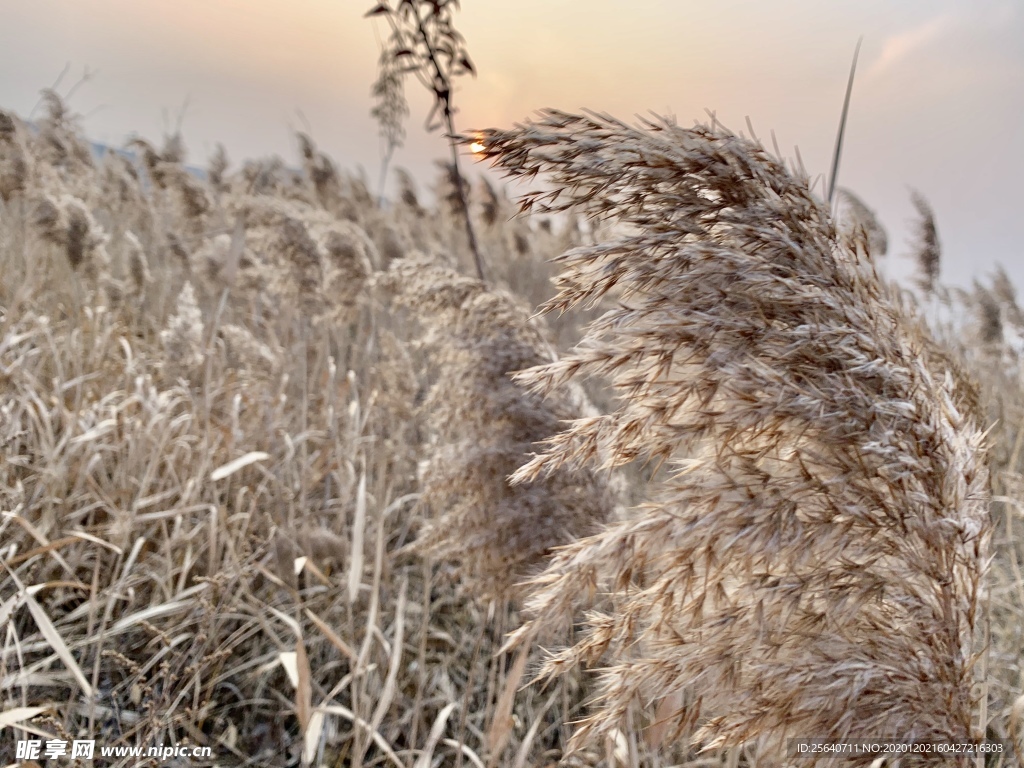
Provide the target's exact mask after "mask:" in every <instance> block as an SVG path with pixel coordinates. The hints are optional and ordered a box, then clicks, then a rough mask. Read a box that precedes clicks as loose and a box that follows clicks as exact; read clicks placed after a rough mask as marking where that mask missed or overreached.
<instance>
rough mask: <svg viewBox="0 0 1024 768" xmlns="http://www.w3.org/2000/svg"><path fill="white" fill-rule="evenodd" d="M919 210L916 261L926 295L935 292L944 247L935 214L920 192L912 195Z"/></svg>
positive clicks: (919, 277)
mask: <svg viewBox="0 0 1024 768" xmlns="http://www.w3.org/2000/svg"><path fill="white" fill-rule="evenodd" d="M910 199H911V201H912V202H913V203H914V208H915V209H917V215H918V221H917V225H916V229H917V235H916V242H915V243H914V253H913V256H914V260H915V261H916V262H917V284H918V286H920V288H921V290H922V291H924V292H925V294H931V293H934V292H935V288H936V285H937V284H938V280H939V270H940V269H941V268H942V245H941V244H940V242H939V230H938V227H937V226H936V224H935V212H934V211H933V210H932V207H931V205H930V204H929V203H928V200H927V199H925V197H924V195H922V194H921V193H920V192H914V193H913V194H912V195H911V198H910Z"/></svg>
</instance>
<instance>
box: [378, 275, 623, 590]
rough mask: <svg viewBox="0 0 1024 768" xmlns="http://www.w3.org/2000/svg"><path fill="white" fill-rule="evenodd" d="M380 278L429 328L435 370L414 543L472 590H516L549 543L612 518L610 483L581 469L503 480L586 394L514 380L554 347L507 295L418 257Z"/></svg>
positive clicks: (574, 412)
mask: <svg viewBox="0 0 1024 768" xmlns="http://www.w3.org/2000/svg"><path fill="white" fill-rule="evenodd" d="M382 282H383V283H385V284H386V285H388V286H389V287H390V288H391V290H393V291H394V292H395V293H396V295H397V298H398V301H399V302H400V303H401V304H404V305H405V306H408V307H409V308H410V309H411V310H412V311H413V312H414V314H415V315H416V318H417V319H418V320H419V321H420V322H421V323H422V324H423V326H424V327H425V328H426V330H427V332H428V333H427V336H426V339H425V341H426V344H427V347H428V349H429V352H430V360H431V363H432V365H433V366H434V367H435V368H436V370H437V379H436V381H434V383H433V385H432V387H431V389H430V391H429V393H428V395H427V397H426V402H425V403H424V404H423V411H424V412H425V413H426V414H427V418H428V425H429V427H430V429H431V432H432V438H433V448H432V453H431V456H430V459H429V461H428V462H427V464H426V467H425V471H424V473H423V477H422V482H421V485H422V489H423V497H422V504H423V506H424V507H425V508H426V509H428V510H430V511H431V513H432V515H431V516H432V517H433V520H432V522H431V523H430V524H429V527H428V528H427V530H426V532H425V533H424V535H423V536H422V537H421V539H420V541H419V544H418V548H419V549H420V551H423V552H427V553H430V554H432V555H435V556H437V557H439V558H442V559H445V560H450V561H452V562H454V563H455V564H456V567H457V569H458V572H459V575H460V577H461V580H462V582H463V584H464V585H465V586H466V587H467V588H468V589H469V590H470V591H471V592H473V593H474V594H476V595H478V596H480V597H484V598H493V597H509V596H514V588H515V585H516V584H517V583H518V582H519V581H520V580H522V579H523V578H524V577H526V576H527V575H530V574H531V572H532V571H534V570H535V569H536V567H537V566H538V565H539V564H541V563H542V562H543V561H544V560H545V558H546V557H547V556H548V555H549V553H550V552H551V549H552V548H553V547H556V546H559V545H562V544H565V543H567V542H569V541H572V540H574V539H575V538H578V537H579V536H582V535H585V534H588V533H591V532H593V530H594V529H595V527H596V526H597V525H598V524H599V523H601V522H603V521H604V520H605V519H606V518H607V516H608V514H609V510H610V506H611V505H610V496H609V494H608V492H607V489H606V486H605V483H604V482H603V481H602V480H601V479H600V478H598V477H597V476H596V475H595V474H593V473H591V472H589V471H586V470H584V471H579V472H574V471H571V470H565V471H558V472H553V473H551V474H550V475H548V476H546V477H544V478H538V479H537V480H536V481H533V482H528V483H522V484H520V485H517V486H513V485H511V484H510V483H509V481H508V476H509V475H511V473H512V472H514V471H515V470H516V468H517V467H519V466H520V465H521V464H522V463H523V461H525V460H526V459H527V458H528V457H529V456H530V455H531V454H532V452H533V450H534V446H535V444H536V443H537V442H538V441H540V440H543V439H545V438H547V437H550V436H551V435H553V434H555V433H556V432H557V431H558V429H559V426H560V424H561V421H562V420H564V419H569V418H575V417H578V416H580V415H581V411H582V409H583V408H584V407H585V406H584V403H583V401H582V395H581V394H580V393H578V392H571V393H564V394H563V395H562V396H561V397H558V398H553V399H549V400H547V401H545V400H543V399H542V398H541V397H540V396H538V395H535V394H533V393H530V392H528V391H526V390H525V389H524V388H523V387H521V386H519V385H517V384H516V383H515V382H513V381H512V380H511V378H510V377H509V374H510V373H512V372H514V371H518V370H521V369H523V368H527V367H529V366H533V365H537V364H540V363H544V362H550V361H551V360H552V359H553V352H552V351H551V347H550V345H549V344H548V343H547V341H546V339H545V334H544V331H543V329H542V328H540V327H538V325H537V324H536V323H535V322H534V321H533V320H531V318H530V312H529V311H528V309H527V308H526V307H523V306H522V305H521V304H520V303H519V302H518V301H517V300H515V299H514V298H513V297H512V296H510V295H509V294H506V293H503V292H500V291H493V290H489V289H488V288H487V287H486V286H485V285H484V284H483V283H481V282H480V281H478V280H473V279H470V278H466V277H463V276H461V275H459V274H457V273H456V272H454V271H452V270H450V269H447V268H445V267H441V266H437V265H434V264H428V263H424V262H416V261H405V260H403V261H398V262H396V263H395V264H393V265H392V269H391V271H390V273H389V274H388V275H387V277H386V278H383V279H382Z"/></svg>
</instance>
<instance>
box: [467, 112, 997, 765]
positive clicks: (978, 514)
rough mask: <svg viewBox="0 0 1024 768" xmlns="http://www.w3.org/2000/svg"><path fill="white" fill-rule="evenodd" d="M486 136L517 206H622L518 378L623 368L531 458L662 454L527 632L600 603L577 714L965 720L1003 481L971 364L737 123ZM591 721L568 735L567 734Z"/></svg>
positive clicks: (575, 548) (538, 607)
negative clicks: (601, 401)
mask: <svg viewBox="0 0 1024 768" xmlns="http://www.w3.org/2000/svg"><path fill="white" fill-rule="evenodd" d="M473 140H475V141H478V142H480V143H481V144H483V146H484V147H485V149H484V152H483V153H484V155H486V156H487V157H489V158H491V159H493V160H494V161H496V162H497V164H498V165H500V166H501V167H502V168H504V169H505V171H506V172H507V173H508V174H510V175H512V176H524V177H531V176H534V175H536V174H538V173H547V174H548V177H549V181H550V186H549V190H550V191H548V192H537V193H534V194H530V195H527V197H526V198H525V206H526V207H527V208H530V207H533V208H539V209H541V210H543V211H562V210H566V209H568V208H570V207H572V206H577V207H580V208H582V209H583V210H584V211H586V212H587V213H589V214H590V215H591V216H595V217H599V218H611V219H614V220H616V221H618V222H619V223H620V224H622V225H624V226H623V229H622V231H623V232H624V234H623V235H622V236H621V237H620V238H619V239H616V240H612V241H609V242H601V243H598V244H595V245H592V246H583V247H578V248H574V249H572V250H570V251H569V252H568V253H566V254H564V255H563V256H562V257H560V259H558V262H559V263H560V265H561V268H562V273H561V275H560V276H559V278H558V281H557V282H558V286H559V288H560V293H559V294H558V296H557V297H556V298H554V299H553V300H551V301H550V302H549V303H548V305H547V309H549V310H550V309H559V310H562V309H567V308H570V307H576V306H578V305H581V304H586V303H593V302H596V301H598V300H600V299H601V298H602V297H604V296H606V295H607V294H608V293H609V292H610V291H612V290H613V289H614V290H615V291H617V293H618V306H617V307H616V308H614V309H612V310H610V311H608V312H607V313H606V314H605V315H603V316H602V317H601V318H600V319H598V320H597V321H595V322H594V323H592V324H591V325H590V326H589V327H588V330H587V333H586V335H585V338H584V339H583V340H582V342H581V343H580V344H579V345H578V346H577V347H576V349H575V350H574V351H573V352H572V353H570V354H569V355H568V356H566V357H565V358H564V359H562V360H560V361H557V362H552V363H548V364H545V365H542V366H539V367H537V368H534V369H532V370H531V371H528V372H526V373H524V374H522V375H521V376H520V377H519V381H520V382H521V383H522V384H524V385H528V386H530V387H531V388H532V389H533V390H535V391H538V392H543V393H550V392H555V391H557V390H558V388H559V387H560V386H561V385H563V384H564V383H565V382H567V381H570V380H572V379H574V378H576V377H578V376H580V375H590V374H596V375H600V376H604V377H607V378H608V379H610V380H611V383H612V384H613V386H614V387H615V389H616V390H617V392H618V393H619V396H620V400H619V406H618V408H617V409H616V410H614V411H613V412H611V413H609V414H607V415H604V416H600V417H597V418H590V419H582V420H577V421H576V422H575V423H573V424H572V425H571V426H570V427H569V428H568V429H566V430H565V431H563V432H562V433H561V434H559V435H558V436H557V437H555V438H553V439H552V440H550V441H549V442H548V447H547V451H546V452H545V453H544V454H543V455H541V456H539V457H537V458H535V459H534V460H532V461H530V462H529V463H528V464H526V465H525V466H524V467H523V468H522V469H521V470H520V471H519V472H518V473H517V474H516V479H517V480H518V481H520V482H533V481H535V480H536V479H537V478H539V477H544V476H545V475H546V474H548V473H550V472H552V471H556V470H559V469H561V468H562V467H565V466H585V465H590V466H593V465H598V466H615V465H619V464H623V463H626V462H630V461H632V460H634V459H637V458H647V459H656V460H662V461H666V462H667V466H668V468H669V471H668V472H667V473H666V474H665V475H664V476H663V477H664V479H663V481H662V482H661V483H660V484H659V486H658V487H656V488H655V489H654V490H652V491H651V493H650V497H651V498H650V502H649V503H648V504H647V505H645V506H644V507H642V508H641V509H639V510H637V511H636V514H635V515H634V516H633V517H632V518H631V519H627V520H624V521H622V522H619V523H615V524H612V525H611V526H609V527H608V528H607V529H606V530H604V531H603V532H602V533H600V534H598V535H596V536H594V537H591V538H589V539H584V540H582V541H579V542H577V543H574V544H570V545H569V546H568V547H565V548H563V549H562V550H560V551H559V552H558V553H557V554H556V556H555V558H554V560H553V562H552V564H551V565H550V566H549V567H548V569H547V570H546V572H545V573H544V574H543V575H542V576H541V577H539V578H538V579H536V580H535V582H534V585H533V596H532V599H531V601H530V604H529V608H530V610H531V611H532V614H533V617H534V618H533V620H532V622H530V623H529V624H528V625H527V626H526V627H524V628H523V629H522V630H521V631H520V632H519V633H518V635H517V638H518V639H523V638H526V637H532V636H534V635H535V634H536V633H537V632H538V631H540V630H541V629H546V628H550V627H564V626H566V625H568V624H570V623H571V622H572V620H573V617H574V612H575V609H576V608H577V607H578V606H579V605H580V603H581V602H584V601H585V598H586V596H587V595H589V594H593V592H594V590H595V588H596V589H601V590H605V591H607V593H608V600H609V603H610V607H608V609H607V610H600V611H594V612H591V613H590V614H588V616H587V618H586V621H585V627H586V631H585V632H584V633H583V635H582V639H580V640H579V641H578V642H577V643H576V644H575V645H573V646H572V647H569V648H568V649H565V650H564V651H562V652H561V653H559V654H558V655H556V656H554V657H553V658H552V660H550V661H549V662H548V663H547V665H546V671H547V673H548V674H552V675H553V674H558V673H559V672H561V671H563V670H565V669H566V668H567V667H571V666H574V665H577V664H581V663H596V662H598V661H599V660H601V659H604V661H605V662H606V666H605V667H604V668H603V669H602V671H601V672H600V673H599V682H600V695H599V697H598V699H597V702H596V709H595V712H594V714H593V715H592V717H591V718H590V719H589V720H587V722H586V723H585V725H584V727H583V728H582V730H581V731H580V732H579V733H578V734H577V735H578V737H579V738H580V739H582V738H585V737H586V735H588V734H590V735H597V734H603V735H605V736H609V735H611V734H612V733H613V732H614V730H615V729H616V728H622V727H626V723H627V722H628V717H629V716H630V711H631V709H632V708H633V707H634V706H642V707H647V708H648V711H649V712H650V713H651V717H652V719H655V720H657V721H659V722H660V726H662V727H666V726H667V727H668V728H669V729H670V730H672V731H674V732H675V734H676V735H677V736H679V737H681V738H682V739H683V742H684V743H688V742H691V743H695V744H703V745H705V746H729V745H739V744H742V743H745V742H748V741H751V740H761V742H762V747H763V749H762V751H761V754H762V755H764V756H765V759H766V760H768V761H769V762H770V761H771V759H772V755H775V756H776V757H779V758H780V759H781V755H782V754H784V746H783V745H784V743H785V741H784V740H785V739H786V738H790V737H825V738H843V737H847V738H881V737H884V736H898V737H900V739H901V740H920V741H943V742H946V741H957V740H961V739H968V738H976V737H977V736H978V734H979V729H978V723H977V714H976V713H977V711H978V705H979V701H978V693H977V689H976V688H975V686H974V683H975V674H976V673H977V670H978V668H979V665H978V664H977V662H978V659H979V655H980V653H981V644H980V643H979V642H977V637H976V635H977V631H978V625H979V623H980V620H981V596H982V594H981V593H982V576H983V572H984V569H985V565H986V561H987V556H988V555H987V553H988V541H989V532H990V521H989V516H988V475H987V469H986V466H985V463H984V452H983V448H982V443H983V436H982V432H981V426H982V425H981V424H979V423H978V420H977V415H976V409H975V407H974V405H973V403H974V402H975V400H974V399H973V395H972V393H973V392H974V388H973V386H972V385H971V384H970V382H968V381H965V380H959V381H958V380H957V379H958V378H961V377H962V374H960V372H959V369H958V368H957V367H956V366H952V365H948V364H946V361H947V360H948V357H947V356H945V355H943V354H942V353H941V351H940V350H939V349H938V347H937V345H936V344H935V342H933V341H932V340H931V339H930V338H928V337H927V336H925V335H923V332H922V331H921V325H920V324H919V323H918V322H917V321H916V320H915V319H914V318H912V317H911V316H910V315H909V310H908V309H907V308H905V307H904V306H903V305H901V304H900V302H899V301H898V300H896V299H895V298H894V297H893V296H892V295H891V293H890V290H889V289H888V288H887V287H886V285H885V284H883V282H882V281H881V280H880V279H879V277H878V275H877V274H876V273H875V271H874V267H873V265H872V264H871V261H870V259H868V258H866V257H865V255H864V254H863V252H857V251H852V250H850V249H848V248H847V247H845V246H844V244H843V241H842V240H841V239H840V238H839V237H838V235H837V233H836V228H835V226H834V224H833V222H832V220H831V218H830V215H829V211H828V207H827V205H826V204H824V203H823V202H822V201H820V200H819V199H817V198H816V197H815V196H814V195H813V194H812V193H811V191H810V188H809V184H808V181H807V179H806V178H803V177H797V176H795V175H794V174H792V173H790V172H789V171H788V170H787V168H786V167H785V166H784V164H783V163H782V162H781V161H778V160H776V159H774V158H772V157H770V156H769V155H768V154H767V153H766V152H765V151H764V150H763V149H762V148H761V147H760V146H759V145H755V144H753V143H751V142H749V141H747V140H745V139H743V138H740V137H737V136H735V135H732V134H730V133H728V132H726V131H724V130H721V129H716V128H708V127H697V128H694V129H690V130H686V129H682V128H679V127H677V126H676V125H674V124H673V123H671V122H670V121H668V120H660V119H659V120H653V121H650V122H645V123H643V124H642V125H641V126H640V127H637V128H634V127H631V126H627V125H625V124H623V123H621V122H618V121H616V120H614V119H612V118H610V117H607V116H599V115H582V116H581V115H571V114H566V113H562V112H556V111H546V112H543V113H541V115H540V117H539V118H538V119H537V120H536V121H534V122H531V123H528V124H526V125H522V126H518V127H516V128H514V129H512V130H507V131H499V130H491V131H485V132H482V133H475V134H474V135H473ZM577 743H579V742H578V741H577Z"/></svg>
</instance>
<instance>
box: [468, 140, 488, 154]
mask: <svg viewBox="0 0 1024 768" xmlns="http://www.w3.org/2000/svg"><path fill="white" fill-rule="evenodd" d="M485 149H487V147H485V146H484V145H483V144H481V143H480V142H479V141H474V142H473V143H472V144H470V145H469V151H470V152H472V153H473V154H474V155H479V154H480V153H481V152H483V151H484V150H485Z"/></svg>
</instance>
